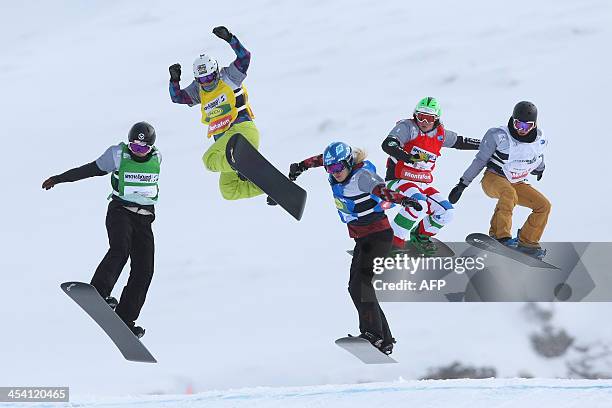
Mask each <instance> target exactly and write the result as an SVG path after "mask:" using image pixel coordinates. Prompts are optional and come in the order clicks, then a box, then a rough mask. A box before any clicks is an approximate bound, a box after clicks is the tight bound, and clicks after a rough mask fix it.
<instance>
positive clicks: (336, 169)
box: [325, 163, 344, 174]
mask: <svg viewBox="0 0 612 408" xmlns="http://www.w3.org/2000/svg"><path fill="white" fill-rule="evenodd" d="M342 170H344V163H334V164H330V165H329V166H325V171H327V172H328V173H329V174H334V173H340V172H341V171H342Z"/></svg>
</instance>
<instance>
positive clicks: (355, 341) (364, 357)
mask: <svg viewBox="0 0 612 408" xmlns="http://www.w3.org/2000/svg"><path fill="white" fill-rule="evenodd" d="M336 344H337V345H338V346H340V347H342V348H343V349H345V350H346V351H348V352H349V353H351V354H352V355H354V356H355V357H357V358H358V359H360V360H361V361H363V362H364V363H366V364H391V363H397V361H395V360H394V359H392V358H391V357H389V356H388V355H386V354H385V353H383V352H381V351H380V350H378V349H377V348H376V347H374V346H373V345H372V344H371V343H370V342H369V341H367V340H366V339H362V338H361V337H341V338H339V339H338V340H336Z"/></svg>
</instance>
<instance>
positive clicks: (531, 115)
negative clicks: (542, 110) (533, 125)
mask: <svg viewBox="0 0 612 408" xmlns="http://www.w3.org/2000/svg"><path fill="white" fill-rule="evenodd" d="M512 118H513V119H518V120H520V121H521V122H536V121H537V120H538V108H536V106H535V105H534V104H533V103H531V102H527V101H521V102H519V103H517V104H516V106H515V107H514V110H513V111H512Z"/></svg>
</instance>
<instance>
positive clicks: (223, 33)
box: [213, 26, 234, 42]
mask: <svg viewBox="0 0 612 408" xmlns="http://www.w3.org/2000/svg"><path fill="white" fill-rule="evenodd" d="M213 34H214V35H216V36H217V37H219V38H220V39H222V40H225V41H227V42H230V41H231V40H232V37H233V36H234V35H233V34H232V33H230V31H229V30H228V29H227V28H225V27H224V26H219V27H215V28H213Z"/></svg>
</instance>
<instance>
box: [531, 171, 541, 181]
mask: <svg viewBox="0 0 612 408" xmlns="http://www.w3.org/2000/svg"><path fill="white" fill-rule="evenodd" d="M531 174H533V175H534V176H536V180H538V181H540V179H541V178H542V176H543V175H544V170H543V169H542V170H534V171H532V172H531Z"/></svg>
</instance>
